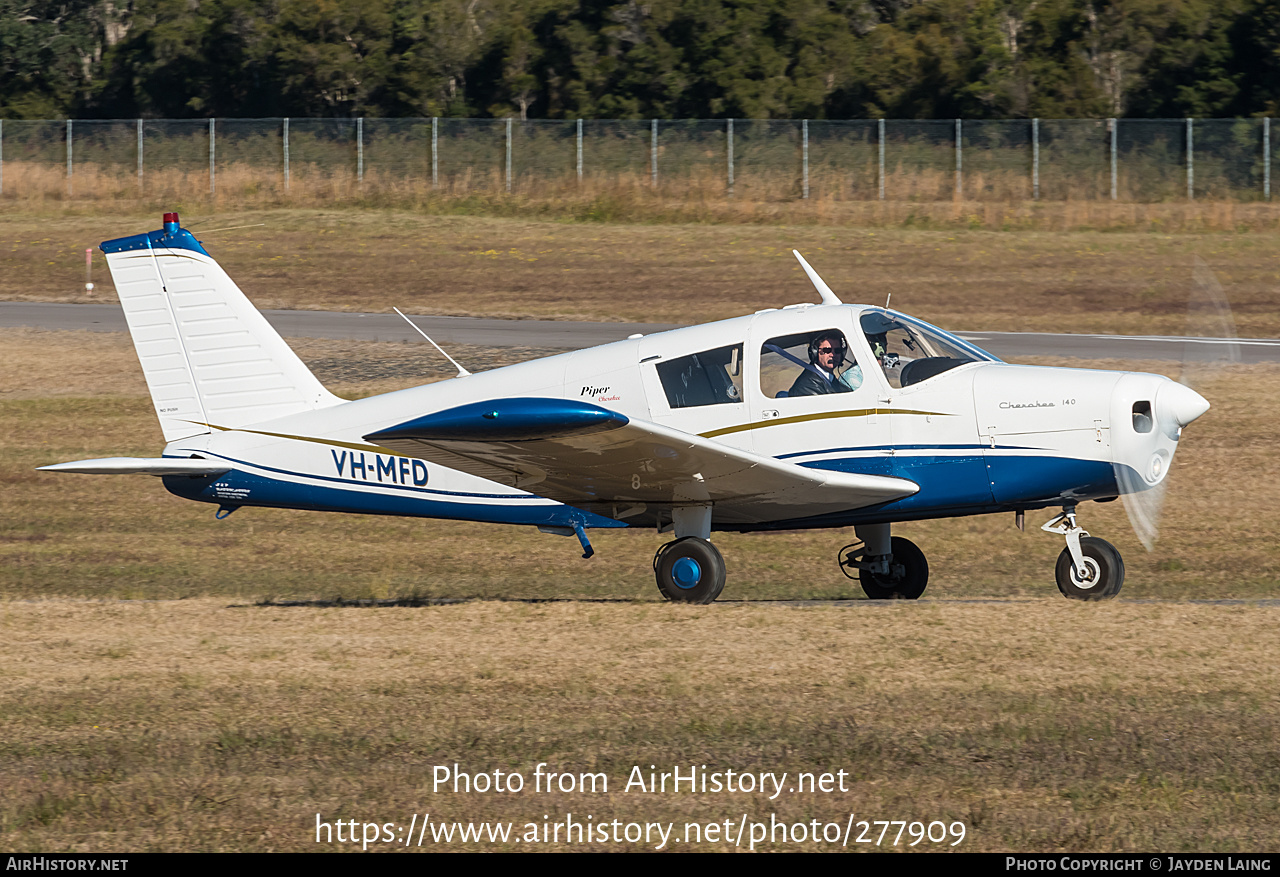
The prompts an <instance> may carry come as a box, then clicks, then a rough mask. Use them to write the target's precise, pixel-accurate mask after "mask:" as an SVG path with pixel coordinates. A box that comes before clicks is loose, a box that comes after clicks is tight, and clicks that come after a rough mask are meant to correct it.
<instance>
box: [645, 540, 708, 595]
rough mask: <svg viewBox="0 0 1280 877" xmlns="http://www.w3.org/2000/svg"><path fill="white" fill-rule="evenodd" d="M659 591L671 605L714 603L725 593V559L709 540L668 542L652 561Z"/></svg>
mask: <svg viewBox="0 0 1280 877" xmlns="http://www.w3.org/2000/svg"><path fill="white" fill-rule="evenodd" d="M653 572H654V575H655V576H656V577H657V579H658V590H659V591H661V592H662V596H664V597H666V598H667V599H668V600H670V601H671V602H672V603H703V604H705V603H711V602H714V601H715V599H716V597H719V596H720V592H721V591H723V590H724V580H725V569H724V558H723V557H722V556H721V555H720V552H719V551H718V550H716V547H715V546H714V545H712V544H711V543H710V542H708V541H707V540H706V539H700V538H698V537H697V536H686V537H684V538H683V539H677V540H676V541H674V542H668V543H667V544H666V545H664V546H662V547H661V548H659V549H658V553H657V555H656V556H655V557H654V558H653Z"/></svg>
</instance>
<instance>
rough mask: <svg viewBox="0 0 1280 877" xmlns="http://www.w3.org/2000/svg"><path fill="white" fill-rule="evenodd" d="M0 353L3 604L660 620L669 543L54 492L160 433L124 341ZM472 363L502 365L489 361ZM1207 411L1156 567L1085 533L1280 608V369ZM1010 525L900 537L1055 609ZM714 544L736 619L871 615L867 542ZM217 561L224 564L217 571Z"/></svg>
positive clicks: (369, 365) (1187, 583) (625, 535)
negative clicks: (180, 602)
mask: <svg viewBox="0 0 1280 877" xmlns="http://www.w3.org/2000/svg"><path fill="white" fill-rule="evenodd" d="M298 348H299V352H300V353H301V354H302V356H303V357H304V358H305V359H307V360H308V361H309V362H311V364H312V365H313V366H316V367H318V368H317V372H318V374H320V376H321V377H322V379H324V380H326V381H328V382H329V383H330V384H331V386H333V388H334V389H335V390H337V391H338V392H340V393H342V394H345V395H348V396H363V395H368V394H370V393H373V392H381V391H386V390H391V389H396V388H398V387H402V386H408V385H412V384H416V383H420V382H421V381H422V380H423V379H428V380H429V379H435V378H437V377H442V376H444V375H443V374H442V372H444V371H445V369H442V368H441V363H440V361H439V360H438V359H437V358H435V357H433V356H431V355H430V354H429V353H427V352H424V351H423V350H422V349H421V347H415V346H410V345H403V344H387V345H379V344H374V343H357V342H337V341H308V342H305V343H303V344H300V345H299V346H298ZM0 354H2V355H0V419H2V422H3V423H4V429H3V430H0V485H3V488H4V489H3V490H0V560H2V563H3V566H0V595H8V596H10V597H29V596H37V595H47V594H59V595H77V596H94V597H128V598H154V597H187V596H196V595H201V594H210V595H211V594H222V595H231V596H235V597H238V598H244V599H259V598H264V597H275V598H307V599H312V598H323V599H329V598H336V597H343V598H347V599H353V598H359V599H366V598H379V599H388V598H468V597H488V598H492V597H515V598H537V599H541V598H555V597H565V596H569V597H575V598H591V599H596V598H607V599H624V600H633V599H638V600H645V601H650V600H656V599H658V595H657V592H656V589H655V588H654V586H653V580H652V578H651V575H652V574H651V571H650V569H649V559H650V558H651V557H652V554H653V552H654V551H655V550H656V549H657V548H658V546H659V545H660V544H661V543H662V542H663V541H665V537H661V536H659V535H657V534H656V533H653V532H651V531H648V530H644V531H635V532H631V531H627V532H600V533H598V534H595V535H593V542H594V544H595V545H596V548H597V551H598V553H597V556H596V557H594V558H592V559H591V560H590V561H583V560H581V559H579V558H578V556H577V552H576V551H575V547H576V543H575V542H573V540H568V539H561V538H557V537H551V536H545V535H542V534H538V533H534V532H527V531H525V530H522V529H518V528H509V527H501V526H494V525H480V524H465V523H458V522H450V521H423V520H414V519H398V518H380V517H363V516H348V515H326V514H321V513H315V512H301V511H287V510H267V509H251V508H246V509H242V510H240V511H238V512H237V513H236V514H234V515H232V516H231V517H230V518H228V519H227V520H225V521H221V522H215V521H213V511H214V508H213V507H212V506H208V505H204V504H198V503H190V502H186V501H184V500H179V499H177V498H175V497H172V496H170V495H169V494H167V493H165V492H164V490H163V487H162V486H161V485H160V483H159V482H158V481H157V480H156V479H152V478H148V477H146V476H126V477H121V478H107V477H95V476H66V475H63V476H58V475H52V474H47V473H37V472H35V471H34V469H35V467H37V466H41V465H45V464H47V463H54V462H60V461H63V460H72V459H84V458H89V457H104V456H113V455H137V456H151V455H154V454H155V453H156V452H158V450H159V449H160V447H161V440H160V436H159V434H158V430H157V427H156V423H155V414H154V412H153V410H152V407H151V403H150V400H149V399H148V398H147V397H146V395H145V390H144V388H143V384H142V379H141V377H140V375H139V369H138V366H137V364H136V362H135V359H134V354H133V350H132V347H131V345H130V344H129V342H128V341H127V340H126V338H125V337H124V336H123V335H119V336H103V335H93V334H90V333H58V332H35V331H31V330H5V331H2V332H0ZM501 355H505V356H514V355H518V352H514V353H513V352H511V351H506V352H501ZM472 360H474V361H476V362H485V363H488V364H489V365H496V364H499V363H500V362H501V361H502V360H501V359H495V358H493V357H490V356H486V355H483V354H481V353H480V352H478V351H477V352H476V353H475V354H473V355H472ZM1044 362H1046V363H1047V362H1048V361H1044ZM1059 362H1062V364H1071V363H1069V362H1066V361H1059ZM1075 364H1077V365H1080V364H1085V365H1098V364H1096V363H1075ZM1101 365H1102V366H1105V367H1115V368H1123V367H1136V368H1140V369H1145V370H1154V371H1160V370H1162V369H1166V368H1167V367H1168V365H1169V364H1168V363H1120V362H1111V363H1101ZM99 376H101V377H99ZM334 378H337V380H334ZM1202 390H1203V392H1204V393H1205V395H1206V396H1207V397H1208V398H1209V399H1210V400H1211V401H1212V403H1213V405H1214V408H1213V409H1212V410H1211V411H1210V413H1209V414H1208V415H1206V416H1205V417H1204V418H1202V419H1201V420H1200V421H1199V422H1197V423H1196V424H1195V426H1194V427H1193V428H1191V429H1188V430H1187V434H1186V436H1185V437H1184V440H1183V443H1182V449H1181V451H1180V453H1179V455H1178V459H1177V463H1176V468H1175V472H1174V473H1173V481H1172V483H1171V488H1170V491H1169V496H1168V501H1167V508H1166V512H1165V517H1164V521H1163V525H1162V526H1163V532H1162V538H1161V541H1160V543H1159V544H1158V546H1157V550H1156V551H1155V552H1154V553H1152V554H1147V553H1146V552H1145V551H1144V550H1143V549H1142V547H1141V546H1140V545H1139V544H1138V543H1137V541H1136V540H1135V539H1134V538H1133V536H1132V534H1131V532H1130V530H1129V525H1128V521H1127V519H1126V517H1125V514H1124V510H1123V508H1122V507H1121V504H1120V503H1111V504H1106V505H1099V504H1095V503H1090V504H1088V505H1087V506H1086V507H1085V508H1084V509H1083V510H1082V513H1083V516H1084V518H1083V519H1084V524H1085V526H1086V527H1087V528H1088V529H1089V530H1090V531H1091V532H1093V533H1094V534H1095V535H1099V536H1102V537H1103V538H1106V539H1108V540H1111V541H1113V542H1114V543H1115V544H1116V545H1117V546H1118V547H1119V548H1120V549H1121V551H1122V552H1123V553H1124V555H1125V558H1126V565H1127V570H1128V572H1127V580H1126V584H1125V591H1124V596H1125V597H1126V598H1142V597H1161V598H1166V597H1167V598H1187V597H1200V598H1212V597H1220V596H1231V597H1241V598H1247V597H1258V596H1274V595H1275V593H1276V583H1277V579H1278V578H1280V575H1278V572H1280V548H1278V547H1277V545H1276V542H1275V539H1274V536H1273V534H1274V533H1275V532H1276V530H1277V529H1280V508H1278V507H1277V505H1276V503H1275V502H1274V501H1272V500H1271V499H1270V498H1271V497H1273V496H1275V495H1276V493H1277V492H1280V464H1277V462H1276V460H1275V454H1274V446H1275V442H1274V437H1273V435H1272V425H1271V419H1272V415H1273V413H1274V404H1273V403H1272V401H1271V400H1273V399H1275V398H1276V397H1277V396H1280V367H1277V366H1274V365H1263V366H1249V367H1238V368H1236V369H1234V370H1229V371H1225V372H1222V373H1220V374H1219V375H1218V376H1217V377H1216V378H1215V379H1214V380H1213V381H1211V382H1210V383H1209V384H1207V385H1205V386H1203V387H1202ZM1048 517H1049V513H1048V512H1045V513H1044V518H1045V519H1047V518H1048ZM1031 518H1032V520H1031V521H1029V523H1035V522H1036V521H1038V520H1040V518H1037V517H1036V516H1035V515H1032V516H1031ZM1012 523H1013V522H1012V517H1011V516H998V517H981V518H967V519H961V520H943V521H927V522H919V523H914V524H909V525H903V526H902V527H901V528H899V530H900V532H902V533H903V534H904V535H907V536H908V537H909V538H912V539H913V540H915V541H917V542H918V543H919V544H920V545H921V546H922V547H923V549H924V550H925V552H926V554H927V555H928V557H929V560H930V566H931V568H932V570H933V578H932V582H931V584H930V591H929V592H928V593H929V594H930V595H938V596H1019V595H1044V594H1054V593H1055V590H1054V586H1053V579H1052V569H1053V563H1054V561H1055V559H1056V557H1057V554H1058V552H1059V551H1060V550H1061V548H1062V544H1061V541H1060V540H1058V539H1055V538H1053V537H1050V536H1047V535H1045V534H1042V533H1039V532H1038V531H1036V530H1035V529H1034V527H1032V528H1030V530H1031V531H1030V532H1028V533H1026V534H1020V533H1018V532H1017V531H1016V530H1014V529H1013V526H1012ZM716 538H717V540H718V544H720V545H721V547H722V550H723V551H724V553H725V555H726V557H727V558H728V565H729V573H730V585H729V587H728V588H727V589H726V591H725V594H724V597H725V599H786V598H796V597H803V598H809V597H813V598H861V596H862V594H861V590H860V589H859V587H858V586H857V584H856V583H854V582H851V581H849V580H847V579H846V578H845V577H844V576H843V575H841V574H840V573H839V571H838V570H837V569H836V566H835V563H834V556H835V552H836V550H837V549H838V548H839V547H840V546H841V545H843V544H845V543H846V542H850V541H852V533H851V532H847V531H839V530H838V531H809V532H799V533H777V534H747V535H738V534H721V535H718V536H717V537H716ZM210 551H214V552H216V554H217V557H218V563H217V564H216V565H210V564H208V563H207V562H205V558H206V557H207V556H208V553H209V552H210Z"/></svg>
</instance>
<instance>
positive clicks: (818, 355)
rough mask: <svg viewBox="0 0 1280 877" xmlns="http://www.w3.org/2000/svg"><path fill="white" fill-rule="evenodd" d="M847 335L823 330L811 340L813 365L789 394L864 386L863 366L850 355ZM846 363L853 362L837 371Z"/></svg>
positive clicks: (809, 393) (851, 389)
mask: <svg viewBox="0 0 1280 877" xmlns="http://www.w3.org/2000/svg"><path fill="white" fill-rule="evenodd" d="M848 352H849V345H848V343H847V342H846V341H845V337H844V334H843V333H841V332H838V331H834V330H830V331H826V332H820V333H819V334H817V335H815V336H814V337H813V338H812V339H811V340H810V341H809V365H808V366H807V367H806V368H805V369H804V371H802V372H800V375H799V377H797V378H796V380H795V383H793V384H792V385H791V389H790V390H788V391H787V395H788V396H824V395H827V394H830V393H851V392H853V391H854V390H856V389H858V387H860V386H862V369H861V368H860V367H859V366H858V364H857V362H855V361H853V360H852V359H851V358H850V357H849V355H848ZM846 362H849V363H851V364H850V365H849V366H848V367H847V368H844V369H843V371H840V372H839V373H837V370H838V369H841V368H842V367H843V366H844V365H845V363H846Z"/></svg>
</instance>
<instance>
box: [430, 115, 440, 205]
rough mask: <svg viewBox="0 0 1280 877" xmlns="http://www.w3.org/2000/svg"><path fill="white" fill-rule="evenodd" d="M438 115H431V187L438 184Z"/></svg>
mask: <svg viewBox="0 0 1280 877" xmlns="http://www.w3.org/2000/svg"><path fill="white" fill-rule="evenodd" d="M439 143H440V117H439V116H432V117H431V188H433V189H434V188H436V187H437V186H438V185H440V145H439Z"/></svg>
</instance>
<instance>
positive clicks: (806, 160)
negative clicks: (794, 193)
mask: <svg viewBox="0 0 1280 877" xmlns="http://www.w3.org/2000/svg"><path fill="white" fill-rule="evenodd" d="M800 127H801V131H802V132H803V136H802V138H801V140H802V141H803V143H804V162H803V163H804V197H805V200H806V201H807V200H809V120H808V119H805V120H804V121H803V122H801V123H800Z"/></svg>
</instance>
